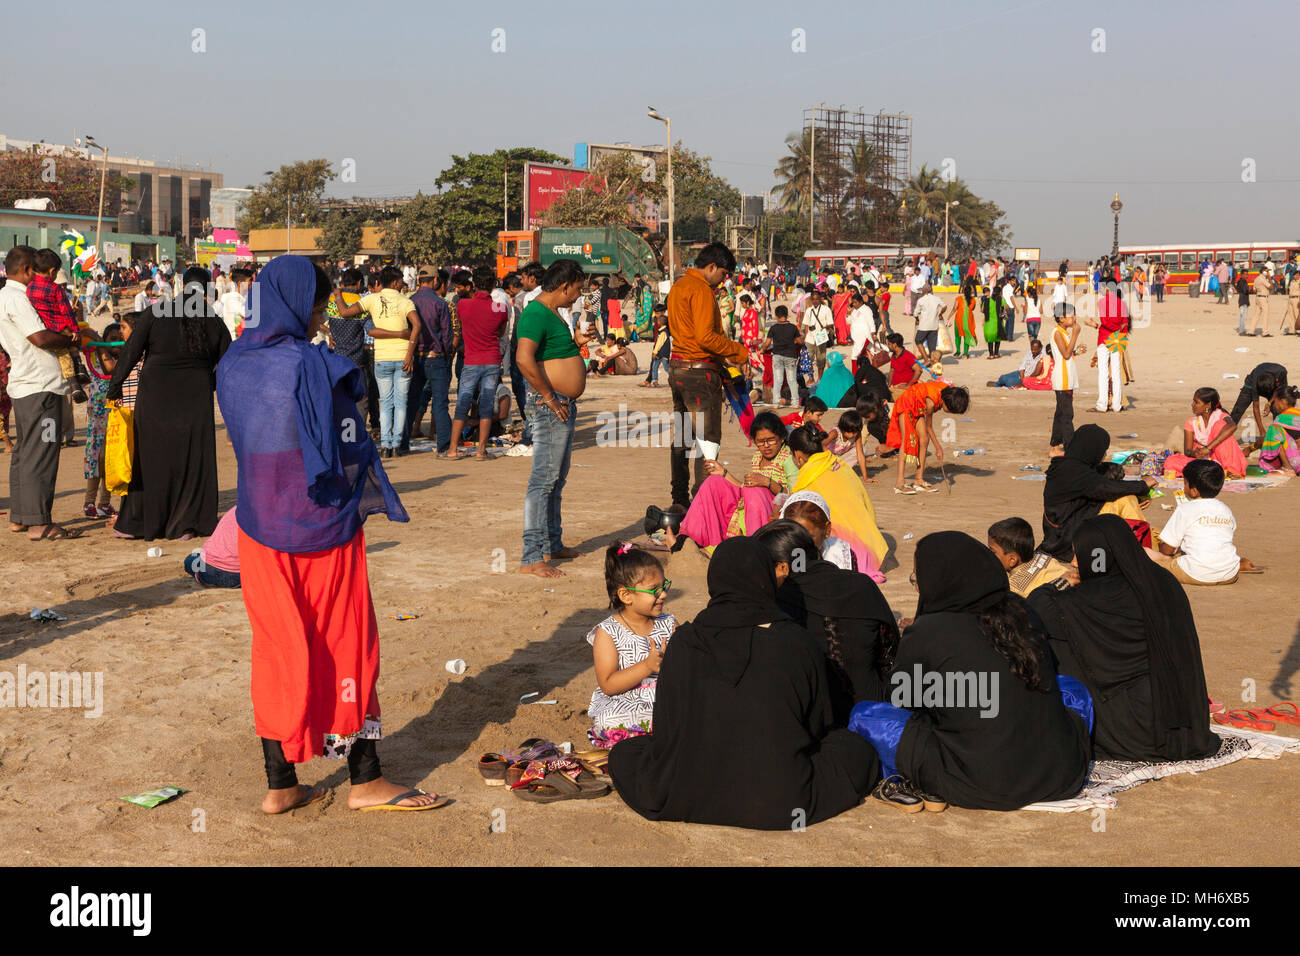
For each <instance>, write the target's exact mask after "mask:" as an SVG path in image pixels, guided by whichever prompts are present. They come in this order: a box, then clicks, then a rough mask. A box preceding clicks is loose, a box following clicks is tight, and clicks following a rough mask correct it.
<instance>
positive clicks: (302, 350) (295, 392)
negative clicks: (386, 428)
mask: <svg viewBox="0 0 1300 956" xmlns="http://www.w3.org/2000/svg"><path fill="white" fill-rule="evenodd" d="M315 294H316V271H315V269H314V267H313V266H312V264H311V262H310V261H309V260H307V259H306V258H304V257H302V256H289V255H285V256H277V257H276V258H275V259H273V260H272V261H271V262H270V263H269V264H268V265H267V266H266V267H265V268H264V269H263V270H262V271H261V273H260V274H259V276H258V278H257V281H256V282H255V283H254V285H253V288H252V290H251V292H250V299H249V301H250V303H251V304H252V309H251V310H250V313H249V320H248V321H247V322H246V323H245V326H244V334H243V335H241V336H240V337H239V338H238V339H236V340H235V341H234V342H233V343H232V344H231V347H230V349H229V350H228V351H227V352H226V355H225V357H224V358H223V359H222V360H221V364H220V365H218V366H217V401H218V402H219V403H220V405H221V415H222V418H223V419H224V420H225V423H226V430H227V434H228V435H229V437H230V441H231V444H232V445H234V448H235V459H236V461H237V462H238V463H239V493H238V507H239V509H240V510H239V526H240V528H241V529H242V530H243V531H244V533H245V534H247V535H248V536H249V537H251V538H252V539H253V540H254V541H257V542H258V543H259V544H262V545H265V546H266V547H268V548H273V549H274V550H276V551H286V552H290V553H302V552H311V551H325V550H328V549H330V548H335V547H338V546H340V545H343V544H347V543H348V542H349V541H351V540H352V539H353V538H354V537H356V534H357V532H358V531H359V530H360V529H361V526H362V525H363V524H364V523H365V520H366V517H367V516H369V515H372V514H376V513H378V512H384V513H385V514H386V515H387V516H388V519H389V520H390V521H409V520H410V518H409V517H408V516H407V513H406V510H405V509H404V508H403V507H402V503H401V501H399V500H398V497H397V492H396V491H394V490H393V486H392V485H391V484H389V482H388V476H387V475H385V474H384V470H383V466H382V465H381V464H380V463H379V453H378V451H377V450H376V448H375V445H374V442H373V441H371V440H370V436H369V434H368V433H367V432H366V430H365V423H364V422H362V421H361V419H360V415H358V414H357V406H356V402H357V399H359V398H360V397H361V396H362V393H363V387H364V386H363V383H362V377H361V371H360V369H358V368H357V367H356V365H355V364H353V363H352V362H351V361H350V360H349V359H347V358H345V357H344V356H342V355H336V354H335V353H333V352H331V351H330V350H329V349H328V348H327V347H326V346H324V345H315V346H314V345H311V344H310V343H308V341H307V329H308V326H309V324H310V322H311V315H312V303H313V300H314V299H315Z"/></svg>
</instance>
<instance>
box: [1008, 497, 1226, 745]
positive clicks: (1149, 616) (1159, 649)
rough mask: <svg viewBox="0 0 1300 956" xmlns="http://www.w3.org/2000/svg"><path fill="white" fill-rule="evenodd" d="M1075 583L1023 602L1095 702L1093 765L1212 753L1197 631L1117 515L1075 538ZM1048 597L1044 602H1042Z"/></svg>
mask: <svg viewBox="0 0 1300 956" xmlns="http://www.w3.org/2000/svg"><path fill="white" fill-rule="evenodd" d="M1074 550H1075V553H1076V555H1078V562H1079V584H1078V586H1077V587H1073V588H1068V589H1066V590H1064V591H1055V590H1052V589H1050V588H1039V589H1037V590H1036V591H1034V592H1033V593H1032V594H1031V595H1030V598H1029V603H1030V606H1031V607H1033V608H1034V610H1036V611H1037V612H1038V614H1039V616H1040V617H1041V618H1042V619H1043V622H1044V624H1046V626H1047V630H1048V634H1049V636H1050V638H1051V644H1052V649H1053V650H1054V651H1055V652H1056V656H1057V659H1058V660H1059V661H1060V669H1061V673H1063V674H1070V675H1072V676H1074V677H1077V678H1079V679H1080V680H1081V681H1083V683H1084V684H1085V685H1087V688H1088V690H1089V692H1090V693H1091V694H1092V699H1093V706H1094V709H1095V717H1096V722H1095V726H1094V728H1093V747H1094V751H1095V753H1096V755H1097V757H1098V758H1103V759H1111V760H1141V761H1148V762H1160V761H1170V760H1194V759H1199V758H1203V757H1209V756H1212V755H1213V754H1215V753H1216V752H1217V751H1218V747H1219V738H1218V737H1217V736H1216V735H1215V734H1214V733H1213V732H1212V731H1211V730H1210V720H1209V709H1208V707H1207V703H1206V702H1207V696H1206V692H1205V670H1204V668H1203V666H1202V664H1201V644H1200V640H1199V638H1198V637H1197V634H1196V622H1195V621H1194V620H1193V619H1192V608H1191V605H1190V604H1189V603H1188V601H1187V594H1186V593H1185V592H1184V591H1183V586H1182V585H1181V584H1179V583H1178V581H1177V580H1176V579H1175V578H1174V576H1173V575H1172V574H1170V573H1169V572H1168V571H1166V570H1165V569H1164V568H1162V567H1161V566H1160V565H1158V564H1156V563H1155V562H1154V561H1152V560H1151V559H1150V558H1148V557H1147V555H1146V553H1145V552H1144V551H1143V550H1142V546H1141V545H1139V544H1138V543H1137V540H1136V539H1135V538H1134V537H1133V532H1132V531H1131V530H1129V526H1128V523H1127V522H1125V521H1124V519H1123V518H1120V517H1119V516H1118V515H1098V516H1097V517H1095V518H1089V519H1088V520H1087V521H1085V522H1083V523H1082V524H1081V525H1080V526H1079V530H1078V532H1077V533H1076V534H1075V536H1074ZM1049 592H1050V593H1049Z"/></svg>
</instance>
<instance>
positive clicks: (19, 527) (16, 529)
mask: <svg viewBox="0 0 1300 956" xmlns="http://www.w3.org/2000/svg"><path fill="white" fill-rule="evenodd" d="M29 527H30V525H25V524H17V523H16V522H13V521H11V522H9V530H10V531H11V532H12V533H13V534H21V533H22V532H24V531H26V530H27V529H28V528H29Z"/></svg>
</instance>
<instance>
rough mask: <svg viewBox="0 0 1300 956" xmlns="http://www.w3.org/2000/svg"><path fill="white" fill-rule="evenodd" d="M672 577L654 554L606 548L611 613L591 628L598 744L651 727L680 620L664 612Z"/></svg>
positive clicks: (591, 710)
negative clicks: (668, 648)
mask: <svg viewBox="0 0 1300 956" xmlns="http://www.w3.org/2000/svg"><path fill="white" fill-rule="evenodd" d="M671 584H672V582H671V581H669V580H667V579H665V578H664V568H663V565H662V564H660V563H659V560H658V559H657V558H656V557H655V556H654V555H652V554H650V553H649V552H646V551H641V550H639V549H638V548H636V547H634V546H633V545H631V544H624V543H620V544H612V545H610V546H609V548H608V549H607V550H606V551H605V589H606V590H607V591H608V592H609V607H610V610H611V611H612V612H613V613H612V614H610V616H609V617H607V618H605V620H603V621H601V622H600V623H599V624H597V625H596V626H595V627H593V628H592V629H591V630H590V631H588V632H587V643H588V644H590V645H591V650H592V656H593V657H594V659H595V664H596V683H597V684H598V685H599V686H598V687H597V688H596V690H594V691H593V692H592V694H591V704H590V705H589V706H588V708H587V715H588V716H589V717H591V722H592V727H591V729H590V730H588V731H587V736H588V737H589V738H590V740H591V742H592V743H593V744H595V745H596V746H597V747H603V748H609V747H613V746H614V744H616V743H618V742H619V741H620V740H625V739H627V738H628V737H637V736H640V735H642V734H648V733H651V731H652V720H653V716H654V706H655V687H656V685H657V684H658V683H659V664H660V662H661V661H662V660H663V655H664V649H665V646H666V645H667V642H668V638H669V636H670V635H671V634H672V633H673V631H674V630H675V629H676V627H677V620H676V619H675V618H674V617H673V616H672V615H671V614H665V613H664V600H665V599H666V598H667V596H668V588H669V586H670V585H671Z"/></svg>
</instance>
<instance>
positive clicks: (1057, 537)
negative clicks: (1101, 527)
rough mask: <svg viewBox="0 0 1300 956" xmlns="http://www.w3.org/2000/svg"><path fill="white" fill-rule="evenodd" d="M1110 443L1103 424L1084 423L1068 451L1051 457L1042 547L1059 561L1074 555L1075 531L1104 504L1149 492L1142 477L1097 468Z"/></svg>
mask: <svg viewBox="0 0 1300 956" xmlns="http://www.w3.org/2000/svg"><path fill="white" fill-rule="evenodd" d="M1109 447H1110V434H1109V433H1108V432H1107V431H1106V429H1104V428H1102V427H1101V426H1100V425H1092V424H1089V425H1084V426H1083V427H1082V428H1079V429H1077V430H1076V431H1075V433H1074V437H1073V438H1071V439H1070V443H1069V444H1068V445H1066V446H1065V454H1064V455H1061V456H1060V457H1058V458H1054V459H1052V463H1051V464H1050V465H1048V466H1047V481H1046V483H1045V484H1044V485H1043V543H1042V545H1041V546H1040V550H1043V551H1046V552H1047V553H1048V554H1050V555H1051V556H1052V557H1054V558H1056V559H1058V560H1060V561H1069V560H1070V558H1071V557H1073V555H1074V551H1073V549H1072V547H1071V544H1070V542H1071V541H1073V540H1074V534H1075V532H1076V531H1077V530H1078V528H1079V525H1080V524H1082V523H1083V522H1084V521H1086V520H1087V519H1088V518H1091V517H1093V516H1095V515H1096V514H1097V513H1098V512H1099V511H1100V510H1101V506H1102V505H1103V504H1105V503H1106V502H1107V501H1115V500H1117V499H1119V498H1123V497H1125V496H1127V495H1137V496H1138V497H1139V498H1141V497H1142V496H1144V495H1145V494H1146V493H1147V485H1146V482H1144V481H1142V480H1141V479H1140V478H1134V479H1126V480H1116V479H1114V478H1105V477H1103V476H1102V475H1101V474H1100V473H1099V472H1098V471H1097V466H1098V465H1100V464H1101V460H1102V458H1104V457H1105V456H1106V449H1108V448H1109Z"/></svg>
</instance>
